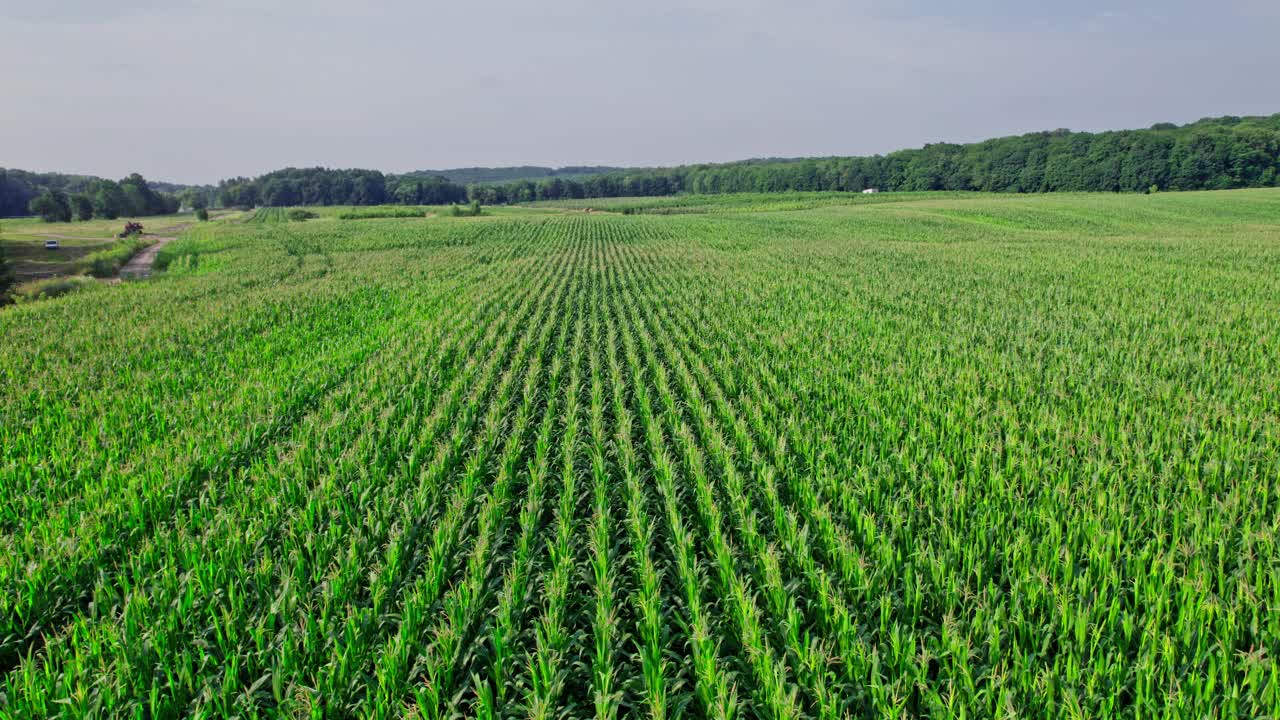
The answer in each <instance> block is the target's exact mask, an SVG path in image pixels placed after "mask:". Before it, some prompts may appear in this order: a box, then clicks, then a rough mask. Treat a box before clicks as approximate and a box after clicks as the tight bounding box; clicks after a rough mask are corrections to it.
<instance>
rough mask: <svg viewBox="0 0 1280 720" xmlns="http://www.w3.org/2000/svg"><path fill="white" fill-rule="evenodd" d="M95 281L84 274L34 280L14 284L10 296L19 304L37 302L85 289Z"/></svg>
mask: <svg viewBox="0 0 1280 720" xmlns="http://www.w3.org/2000/svg"><path fill="white" fill-rule="evenodd" d="M95 282H96V281H95V280H93V279H91V278H87V277H84V276H82V275H73V276H70V277H59V278H49V279H46V280H33V281H31V282H26V283H22V284H20V285H16V286H14V287H13V289H12V291H11V293H10V297H11V298H12V300H13V302H14V303H17V304H19V305H22V304H26V303H31V302H35V301H37V300H51V299H53V298H58V297H62V296H63V295H70V294H71V293H73V292H77V291H79V290H83V289H85V288H87V287H92V286H93V284H94V283H95ZM0 297H2V296H0ZM0 304H3V302H0Z"/></svg>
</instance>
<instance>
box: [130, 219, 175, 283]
mask: <svg viewBox="0 0 1280 720" xmlns="http://www.w3.org/2000/svg"><path fill="white" fill-rule="evenodd" d="M188 227H190V225H182V226H179V227H175V228H170V229H169V232H172V233H174V235H171V236H166V237H162V238H156V241H155V242H154V243H152V244H151V245H150V246H148V247H147V248H146V249H145V250H143V251H142V252H140V253H138V254H137V255H134V256H133V259H132V260H130V261H129V262H128V263H127V264H126V265H125V266H124V267H122V268H120V279H121V280H141V279H142V278H149V277H151V269H152V267H154V266H155V264H156V256H158V255H159V254H160V249H161V248H163V247H164V246H165V245H168V244H169V243H171V242H173V241H174V240H177V239H178V236H177V233H181V232H182V231H183V230H186V229H187V228H188Z"/></svg>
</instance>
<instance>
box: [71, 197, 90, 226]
mask: <svg viewBox="0 0 1280 720" xmlns="http://www.w3.org/2000/svg"><path fill="white" fill-rule="evenodd" d="M71 209H72V211H73V212H74V213H75V216H76V219H77V220H81V221H84V220H92V219H93V201H92V200H90V199H89V196H88V195H86V194H84V193H76V194H75V195H72V196H71Z"/></svg>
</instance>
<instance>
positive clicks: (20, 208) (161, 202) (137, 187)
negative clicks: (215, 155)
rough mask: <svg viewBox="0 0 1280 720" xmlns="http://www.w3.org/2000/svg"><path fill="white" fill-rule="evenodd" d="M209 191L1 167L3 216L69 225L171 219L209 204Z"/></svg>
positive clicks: (134, 177) (140, 179)
mask: <svg viewBox="0 0 1280 720" xmlns="http://www.w3.org/2000/svg"><path fill="white" fill-rule="evenodd" d="M210 189H211V188H194V187H189V186H185V185H175V184H173V183H156V182H150V181H148V180H147V179H146V178H144V177H142V176H141V175H139V174H137V173H134V174H132V175H130V176H129V177H126V178H124V179H122V180H119V181H115V180H105V179H103V178H99V177H91V176H88V175H65V174H62V173H33V172H27V171H25V170H6V169H4V168H0V217H20V216H26V215H41V216H43V217H44V218H45V219H46V220H50V221H69V220H72V219H82V220H88V219H90V218H94V217H99V218H106V219H109V220H113V219H115V218H118V217H141V216H145V215H167V214H170V213H174V212H177V210H178V208H179V206H180V205H191V204H192V202H193V201H194V202H196V203H197V204H198V203H199V202H200V201H201V200H207V199H208V198H207V197H206V196H207V192H208V190H210ZM175 193H176V194H175ZM206 204H207V203H206Z"/></svg>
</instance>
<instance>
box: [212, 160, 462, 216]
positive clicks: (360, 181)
mask: <svg viewBox="0 0 1280 720" xmlns="http://www.w3.org/2000/svg"><path fill="white" fill-rule="evenodd" d="M217 195H218V201H219V202H220V203H221V204H222V205H223V206H224V207H258V206H262V207H291V206H294V205H388V204H399V205H448V204H450V203H464V202H467V201H468V197H467V188H466V186H464V185H460V184H458V183H454V182H450V181H449V180H448V179H446V178H443V177H440V176H437V175H421V174H414V175H403V176H395V175H384V174H382V173H381V172H378V171H377V170H331V169H328V168H287V169H285V170H277V171H276V172H271V173H267V174H266V175H263V176H261V177H257V178H253V179H250V178H233V179H231V180H224V181H222V182H221V183H219V185H218V191H217Z"/></svg>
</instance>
